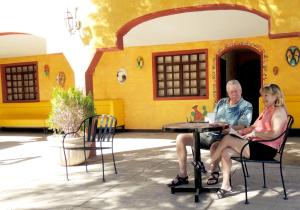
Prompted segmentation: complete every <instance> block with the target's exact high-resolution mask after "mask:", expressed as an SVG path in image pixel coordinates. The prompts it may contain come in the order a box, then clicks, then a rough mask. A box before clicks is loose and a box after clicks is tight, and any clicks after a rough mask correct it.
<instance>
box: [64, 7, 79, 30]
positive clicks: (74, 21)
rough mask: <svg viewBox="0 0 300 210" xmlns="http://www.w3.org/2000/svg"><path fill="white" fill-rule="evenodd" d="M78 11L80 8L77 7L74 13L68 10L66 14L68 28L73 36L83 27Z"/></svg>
mask: <svg viewBox="0 0 300 210" xmlns="http://www.w3.org/2000/svg"><path fill="white" fill-rule="evenodd" d="M77 10H78V7H76V8H75V9H74V10H73V11H70V10H69V9H67V11H66V14H65V22H66V27H67V30H68V31H69V33H70V34H71V35H73V34H75V33H76V32H77V31H79V29H80V27H81V22H80V21H79V20H78V18H77Z"/></svg>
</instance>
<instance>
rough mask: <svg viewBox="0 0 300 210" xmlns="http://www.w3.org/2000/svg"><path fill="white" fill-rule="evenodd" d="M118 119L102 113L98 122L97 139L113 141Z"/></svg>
mask: <svg viewBox="0 0 300 210" xmlns="http://www.w3.org/2000/svg"><path fill="white" fill-rule="evenodd" d="M116 126H117V119H116V118H115V117H114V116H112V115H108V114H102V115H101V117H100V121H99V122H98V127H97V129H98V138H97V141H112V140H113V137H114V135H115V131H116Z"/></svg>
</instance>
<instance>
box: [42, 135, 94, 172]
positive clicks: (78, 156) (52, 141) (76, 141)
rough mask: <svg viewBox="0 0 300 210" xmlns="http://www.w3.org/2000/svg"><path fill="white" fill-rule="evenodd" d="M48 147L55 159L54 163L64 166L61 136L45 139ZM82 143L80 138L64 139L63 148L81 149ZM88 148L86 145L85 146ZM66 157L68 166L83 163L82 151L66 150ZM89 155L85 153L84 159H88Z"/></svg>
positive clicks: (87, 152) (88, 152)
mask: <svg viewBox="0 0 300 210" xmlns="http://www.w3.org/2000/svg"><path fill="white" fill-rule="evenodd" d="M47 140H48V143H49V146H50V148H51V150H52V153H53V154H52V156H54V158H55V159H56V162H57V163H59V164H60V165H62V166H64V165H65V158H64V151H63V148H62V140H63V136H62V135H52V136H48V137H47ZM82 146H83V141H82V137H75V138H66V140H65V148H68V147H82ZM87 146H88V145H87ZM65 151H66V157H67V163H68V166H72V165H78V164H80V163H83V162H84V161H85V159H84V151H83V150H68V149H66V150H65ZM89 155H90V151H89V150H87V151H86V157H87V158H88V157H89Z"/></svg>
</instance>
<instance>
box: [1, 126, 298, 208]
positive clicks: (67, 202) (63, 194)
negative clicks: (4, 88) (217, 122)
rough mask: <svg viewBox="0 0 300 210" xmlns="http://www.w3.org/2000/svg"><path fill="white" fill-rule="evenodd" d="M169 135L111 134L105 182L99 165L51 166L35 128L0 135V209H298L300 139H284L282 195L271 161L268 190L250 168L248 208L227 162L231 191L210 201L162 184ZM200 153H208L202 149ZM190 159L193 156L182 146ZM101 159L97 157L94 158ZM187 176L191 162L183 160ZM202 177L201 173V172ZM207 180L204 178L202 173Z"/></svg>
mask: <svg viewBox="0 0 300 210" xmlns="http://www.w3.org/2000/svg"><path fill="white" fill-rule="evenodd" d="M175 138H176V134H174V133H136V132H127V133H126V132H125V133H118V134H117V135H116V137H115V155H116V160H117V162H116V163H117V168H118V174H114V169H113V164H112V159H111V156H110V155H109V154H107V155H106V156H105V160H106V164H105V175H106V182H102V176H101V173H100V171H101V165H100V162H99V161H98V162H96V161H95V160H98V159H99V158H95V159H94V160H91V161H90V165H89V173H86V172H85V167H84V166H73V167H70V176H69V178H70V181H67V180H66V178H65V169H64V167H62V166H59V165H58V164H56V163H55V161H54V159H53V156H54V153H52V152H53V151H51V149H50V148H49V145H48V142H47V140H46V136H45V135H44V134H43V133H42V132H25V131H24V132H13V131H5V132H4V131H2V132H0V149H1V152H0V174H1V180H0V189H1V191H0V209H1V210H2V209H76V210H77V209H78V210H79V209H103V210H111V209H118V210H127V209H128V210H129V209H130V210H135V209H143V210H144V209H146V210H148V209H149V210H150V209H153V210H160V209H161V210H168V209H170V210H171V209H172V210H173V209H175V210H176V209H178V210H182V209H214V210H218V209H220V210H221V209H222V210H224V209H233V210H240V209H264V210H265V209H272V210H275V209H285V210H290V209H291V210H292V209H294V210H296V209H299V208H300V207H299V206H300V176H299V175H300V164H299V163H300V161H299V160H300V138H299V137H290V138H289V140H288V145H287V147H288V148H287V152H286V156H285V157H286V158H285V180H286V187H287V192H288V197H289V199H288V200H283V199H282V197H283V190H282V187H281V182H280V174H279V170H278V169H277V166H272V165H271V166H269V165H268V166H267V173H268V175H267V177H268V178H267V185H268V188H267V189H264V188H261V186H262V174H261V167H258V166H256V165H255V166H254V165H253V166H249V173H250V175H251V177H250V178H249V183H250V186H251V187H250V189H249V201H250V204H249V205H244V193H243V189H244V188H243V179H242V171H241V168H240V167H239V165H238V164H235V165H234V172H233V177H232V182H233V187H234V188H233V193H232V196H229V197H226V198H224V199H220V200H218V199H216V197H215V194H214V193H207V194H202V195H201V197H200V198H199V199H200V201H199V203H194V196H193V194H190V193H177V194H171V193H170V189H169V188H168V187H167V186H166V183H168V182H169V181H170V180H171V179H172V178H173V177H174V176H175V175H176V174H177V167H178V166H177V160H176V153H175ZM202 154H203V158H204V159H206V158H207V157H208V152H207V151H203V153H202ZM188 158H189V162H190V160H191V158H192V156H191V152H190V150H189V156H188ZM99 160H100V159H99ZM189 171H190V177H191V180H192V177H193V172H192V166H191V165H190V164H189ZM205 176H206V175H205ZM204 180H206V177H204Z"/></svg>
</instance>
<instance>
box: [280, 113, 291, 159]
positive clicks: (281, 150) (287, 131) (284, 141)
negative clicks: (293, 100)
mask: <svg viewBox="0 0 300 210" xmlns="http://www.w3.org/2000/svg"><path fill="white" fill-rule="evenodd" d="M293 123H294V117H293V116H292V115H288V122H287V125H286V129H285V131H284V134H283V141H282V143H281V145H280V148H279V150H278V153H279V154H280V155H281V156H282V153H283V150H284V146H285V143H286V141H287V137H288V134H289V131H290V129H291V127H292V125H293Z"/></svg>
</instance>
